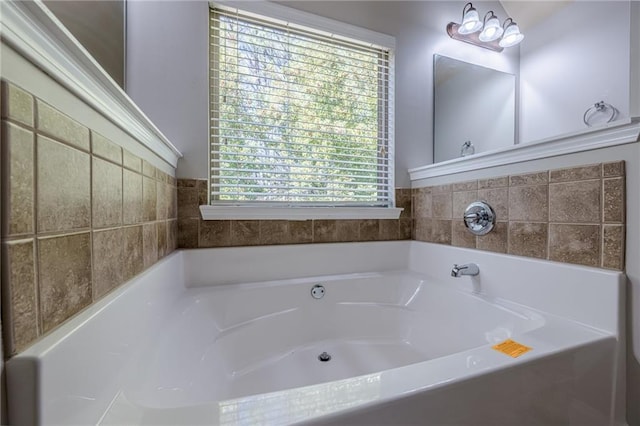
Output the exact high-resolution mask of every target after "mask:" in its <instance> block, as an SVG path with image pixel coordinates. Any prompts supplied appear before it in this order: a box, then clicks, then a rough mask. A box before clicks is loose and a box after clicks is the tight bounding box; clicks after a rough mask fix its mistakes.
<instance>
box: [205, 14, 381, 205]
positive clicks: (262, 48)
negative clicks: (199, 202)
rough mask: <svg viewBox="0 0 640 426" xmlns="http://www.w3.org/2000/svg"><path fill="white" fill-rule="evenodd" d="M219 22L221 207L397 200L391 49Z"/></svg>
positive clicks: (279, 27) (213, 75)
mask: <svg viewBox="0 0 640 426" xmlns="http://www.w3.org/2000/svg"><path fill="white" fill-rule="evenodd" d="M210 20H211V25H210V64H211V69H210V82H211V91H210V101H211V106H210V112H211V132H210V134H211V176H210V182H211V187H210V190H211V200H212V204H217V203H225V202H229V203H233V204H250V203H255V202H262V203H272V204H278V205H279V204H281V203H284V204H292V205H296V206H304V205H310V206H313V205H321V206H322V205H331V206H341V205H345V206H354V205H357V206H392V205H393V143H392V142H390V133H392V131H391V123H392V120H391V119H390V105H391V104H392V102H390V81H391V78H390V76H391V72H390V58H389V56H390V52H389V49H386V48H383V47H378V46H373V45H371V44H365V43H358V42H354V41H351V40H346V39H339V38H337V37H333V36H331V35H329V34H324V33H319V32H318V33H314V32H312V31H310V30H307V29H303V28H301V27H299V26H293V25H288V24H286V23H280V22H277V23H276V22H269V21H267V20H266V19H262V18H257V17H255V16H254V15H245V14H242V13H241V12H237V11H234V12H229V11H226V10H221V9H216V8H212V9H211V13H210Z"/></svg>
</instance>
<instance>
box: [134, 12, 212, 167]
mask: <svg viewBox="0 0 640 426" xmlns="http://www.w3.org/2000/svg"><path fill="white" fill-rule="evenodd" d="M208 23H209V14H208V5H207V2H206V1H144V0H129V1H127V61H126V65H127V69H126V71H127V73H126V79H127V93H128V94H129V96H131V98H132V99H133V100H134V101H135V102H136V104H138V106H139V107H140V108H141V109H142V110H143V111H144V112H145V114H147V116H148V117H149V118H150V119H151V121H153V122H154V123H155V124H156V125H157V126H158V128H159V129H160V130H161V131H162V132H163V133H164V134H165V136H166V137H167V138H168V139H169V140H170V141H171V142H172V143H173V144H174V145H175V146H176V147H177V148H178V149H179V150H180V151H181V152H182V154H183V155H184V158H182V159H180V161H179V163H178V172H177V173H178V177H194V178H196V177H197V178H207V169H208V167H209V165H208V151H209V150H208V140H209V130H208V128H209V114H208V110H209V90H208V87H209V80H208V73H209V68H208V64H209V58H208V43H209V40H208Z"/></svg>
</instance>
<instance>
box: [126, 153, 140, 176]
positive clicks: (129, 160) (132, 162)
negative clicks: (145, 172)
mask: <svg viewBox="0 0 640 426" xmlns="http://www.w3.org/2000/svg"><path fill="white" fill-rule="evenodd" d="M122 165H123V166H124V167H125V168H127V169H129V170H132V171H134V172H138V173H142V160H141V159H140V158H139V157H138V156H136V155H134V154H132V153H130V152H129V151H127V150H126V149H123V150H122Z"/></svg>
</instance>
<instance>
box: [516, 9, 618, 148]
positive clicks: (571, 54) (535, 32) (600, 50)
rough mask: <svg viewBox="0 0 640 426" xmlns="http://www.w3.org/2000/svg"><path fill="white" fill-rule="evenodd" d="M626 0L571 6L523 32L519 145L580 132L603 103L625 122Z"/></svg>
mask: <svg viewBox="0 0 640 426" xmlns="http://www.w3.org/2000/svg"><path fill="white" fill-rule="evenodd" d="M629 16H630V4H629V1H576V2H574V3H571V4H569V5H568V6H566V7H564V8H562V9H560V10H559V11H558V12H557V13H556V14H554V15H553V16H551V17H549V18H548V19H546V20H545V21H543V22H541V23H540V24H538V25H536V26H535V27H533V28H529V29H527V30H526V33H525V39H524V41H523V42H522V44H521V47H520V142H521V143H522V142H531V141H535V140H540V139H545V138H548V137H551V136H556V135H560V134H564V133H569V132H574V131H577V130H582V129H585V128H586V126H585V124H584V123H583V121H582V119H583V115H584V112H585V110H586V109H587V108H589V106H591V105H593V104H594V103H596V102H598V101H601V100H604V101H605V102H607V103H610V104H612V105H614V106H615V107H616V108H618V110H620V116H619V117H620V118H628V117H629V102H630V98H629V93H630V91H629V67H630V59H629V56H630V55H629V52H630V37H629V35H630V34H629V32H630V20H629Z"/></svg>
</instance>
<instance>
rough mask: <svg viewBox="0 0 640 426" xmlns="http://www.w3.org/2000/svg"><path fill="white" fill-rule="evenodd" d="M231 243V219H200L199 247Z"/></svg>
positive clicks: (221, 245)
mask: <svg viewBox="0 0 640 426" xmlns="http://www.w3.org/2000/svg"><path fill="white" fill-rule="evenodd" d="M230 245H231V221H230V220H202V221H200V243H199V245H198V246H199V247H229V246H230Z"/></svg>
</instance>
